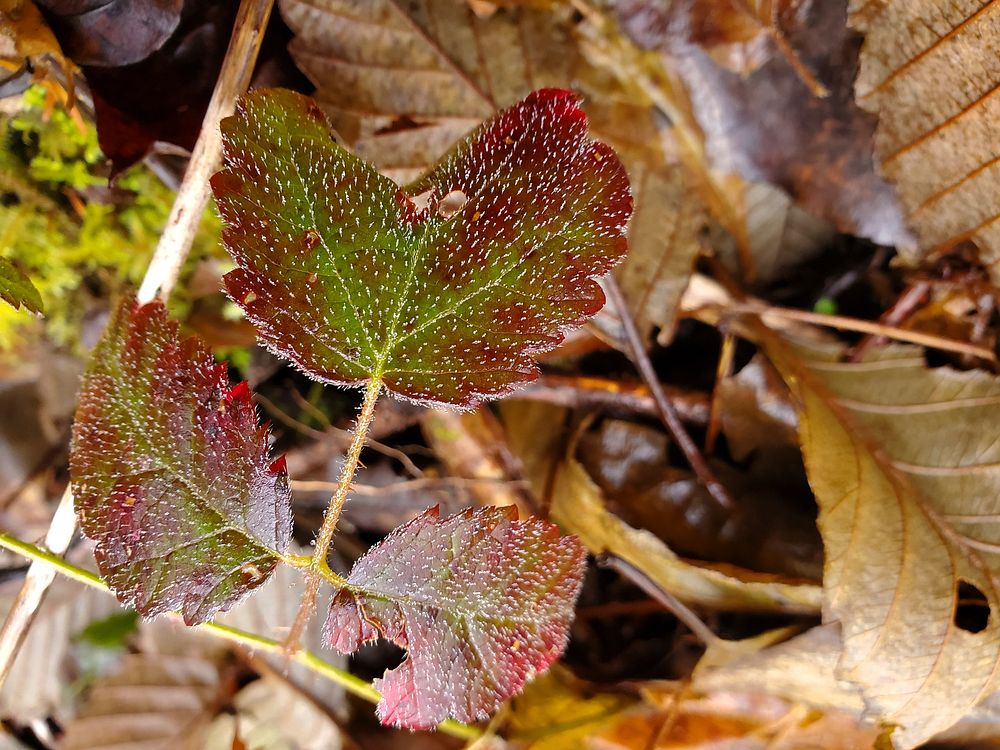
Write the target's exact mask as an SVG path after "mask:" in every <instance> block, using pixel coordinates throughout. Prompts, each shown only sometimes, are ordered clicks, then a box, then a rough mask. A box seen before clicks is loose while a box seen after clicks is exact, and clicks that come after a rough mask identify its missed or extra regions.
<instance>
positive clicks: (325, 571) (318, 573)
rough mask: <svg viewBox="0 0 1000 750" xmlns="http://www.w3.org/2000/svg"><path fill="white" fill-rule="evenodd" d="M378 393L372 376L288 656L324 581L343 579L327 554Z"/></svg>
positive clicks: (291, 632) (311, 568)
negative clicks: (333, 568)
mask: <svg viewBox="0 0 1000 750" xmlns="http://www.w3.org/2000/svg"><path fill="white" fill-rule="evenodd" d="M381 391H382V378H381V376H379V375H375V376H373V377H372V379H371V380H369V381H368V387H367V388H366V389H365V395H364V399H363V400H362V402H361V411H359V412H358V421H357V422H356V423H355V425H354V435H353V437H352V439H351V445H350V446H349V447H348V449H347V453H346V454H345V455H344V465H343V466H342V467H341V469H340V478H339V479H338V480H337V489H336V490H335V491H334V493H333V497H332V498H330V505H329V506H327V509H326V515H325V516H323V525H322V526H321V527H320V530H319V534H317V536H316V548H315V549H314V550H313V554H312V560H311V562H310V563H309V567H308V568H307V569H306V590H305V592H304V593H303V594H302V603H301V604H300V605H299V611H298V613H297V614H296V615H295V622H294V623H293V624H292V628H291V630H289V631H288V638H287V639H286V640H285V648H286V650H287V651H288V653H290V654H291V653H294V652H295V650H296V649H297V648H298V647H299V639H300V638H301V637H302V633H303V632H305V629H306V625H308V624H309V620H310V619H312V616H313V611H314V610H315V609H316V596H317V595H318V594H319V587H320V584H321V583H322V582H323V579H324V578H326V579H329V580H333V581H334V582H335V583H340V584H342V583H343V581H342V579H340V577H339V576H337V575H336V574H335V573H334V572H333V571H332V570H330V566H329V565H328V564H327V562H326V556H327V553H328V552H329V551H330V543H331V542H332V541H333V535H334V534H335V533H336V532H337V521H339V520H340V512H341V511H342V510H343V509H344V502H345V501H346V500H347V493H348V492H350V490H351V482H352V481H353V479H354V474H355V472H356V471H357V469H358V461H359V460H360V458H361V450H362V449H363V448H364V447H365V441H366V440H367V439H368V430H369V429H371V426H372V419H374V417H375V403H376V402H377V401H378V396H379V393H380V392H381Z"/></svg>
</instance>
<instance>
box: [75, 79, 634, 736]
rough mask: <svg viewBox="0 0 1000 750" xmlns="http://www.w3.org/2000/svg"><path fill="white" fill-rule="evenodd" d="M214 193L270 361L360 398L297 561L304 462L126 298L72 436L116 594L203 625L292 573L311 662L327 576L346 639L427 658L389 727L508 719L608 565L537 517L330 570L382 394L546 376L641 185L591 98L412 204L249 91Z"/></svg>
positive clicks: (439, 402) (496, 523)
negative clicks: (611, 143)
mask: <svg viewBox="0 0 1000 750" xmlns="http://www.w3.org/2000/svg"><path fill="white" fill-rule="evenodd" d="M222 135H223V144H224V168H223V169H222V171H220V172H219V173H218V174H216V175H215V176H214V178H213V179H212V189H213V191H214V193H215V197H216V201H217V203H218V207H219V210H220V212H221V214H222V218H223V220H224V223H225V229H224V232H223V240H224V243H225V246H226V248H227V249H228V251H229V253H230V254H231V255H232V258H233V260H234V261H235V263H236V268H235V269H234V270H233V271H231V272H230V273H228V274H227V275H226V276H225V286H226V290H227V292H228V294H229V295H230V296H231V298H232V299H233V300H234V301H235V302H236V304H238V305H239V306H240V307H241V308H242V310H243V312H244V313H245V315H246V317H247V319H248V320H249V321H250V322H251V323H253V325H254V326H255V327H256V329H257V332H258V335H259V339H260V341H261V343H262V344H263V345H264V346H266V347H267V348H268V349H270V350H271V351H272V352H274V353H275V354H277V355H279V356H281V357H283V358H285V359H287V360H289V361H290V362H291V363H292V364H293V365H294V366H295V367H297V368H298V369H300V370H301V371H302V372H304V373H305V374H307V375H308V376H310V377H312V378H314V379H316V380H318V381H320V382H323V383H332V384H336V385H340V386H349V387H357V388H361V389H362V390H363V393H364V396H363V399H362V403H361V407H360V412H359V414H358V417H357V423H356V425H355V428H354V433H353V439H352V442H351V445H350V447H349V449H348V451H347V455H346V458H345V461H344V465H343V470H342V472H341V475H340V479H339V483H338V486H337V489H336V492H335V493H334V495H333V497H332V499H331V501H330V504H329V507H328V509H327V511H326V515H325V517H324V520H323V524H322V527H321V528H320V530H319V533H318V535H317V538H316V542H315V547H314V550H313V553H312V555H311V556H299V555H293V554H290V553H289V542H290V539H291V532H292V513H291V504H290V493H289V484H288V476H287V470H286V467H285V461H284V459H283V458H278V459H276V460H272V458H271V456H270V455H269V452H270V449H269V435H268V427H267V425H266V424H265V425H261V424H260V423H259V422H258V417H257V413H256V409H255V407H254V405H253V401H252V394H251V392H250V389H249V387H248V385H247V384H246V383H245V382H244V383H240V384H238V385H236V386H234V387H230V386H229V383H228V381H227V374H226V373H227V368H226V365H225V364H215V362H214V360H213V357H212V353H211V352H210V351H209V349H208V348H207V346H206V345H205V344H204V343H202V342H201V341H199V340H198V339H196V338H187V339H183V340H182V339H181V338H180V337H179V334H178V326H177V324H176V323H174V322H172V321H171V320H170V319H169V318H168V316H167V313H166V311H165V309H164V307H163V305H162V304H160V303H158V302H154V303H150V304H146V305H139V304H137V303H135V302H134V301H132V300H125V301H123V302H122V303H121V304H120V305H119V306H118V308H117V311H116V312H115V313H114V314H113V316H112V319H111V321H110V323H109V325H108V328H107V331H106V332H105V334H104V336H103V338H102V340H101V342H100V343H99V345H98V346H97V348H96V350H95V352H94V354H93V358H92V360H91V363H90V365H89V369H88V372H87V374H86V377H85V381H84V384H83V388H82V392H81V396H80V401H79V407H78V410H77V413H76V422H75V426H74V432H73V443H72V455H71V474H72V486H73V490H74V494H75V497H76V509H77V515H78V519H79V522H80V525H81V528H82V529H83V531H84V532H85V533H86V535H87V536H88V537H90V538H91V539H92V540H94V542H95V543H96V550H95V554H96V558H97V563H98V567H99V569H100V572H101V575H102V576H103V577H104V579H105V580H106V581H107V583H108V585H109V586H110V587H111V588H112V590H113V591H114V592H115V594H116V595H117V597H118V598H119V600H120V601H121V602H122V603H124V604H127V605H130V606H132V607H134V608H135V609H136V611H138V612H139V613H140V614H142V615H143V616H146V617H151V616H154V615H157V614H160V613H164V612H171V611H177V612H179V613H180V614H181V615H182V616H183V618H184V621H185V622H186V623H188V624H189V625H194V624H198V623H202V622H205V621H207V620H209V619H211V618H212V617H213V616H214V615H215V614H216V613H217V612H219V611H222V610H226V609H228V608H230V607H232V606H233V605H234V604H235V603H237V602H238V601H239V600H241V599H242V598H243V597H245V596H246V595H248V594H250V593H251V592H253V591H254V590H255V589H257V588H258V587H259V586H261V584H263V583H264V582H265V581H266V580H267V579H268V577H269V576H270V575H271V573H272V572H273V571H274V570H275V568H276V567H277V566H278V565H293V566H295V567H297V568H299V569H301V571H302V574H303V575H304V576H305V579H306V585H305V589H304V595H303V599H302V602H301V606H300V609H299V612H298V615H297V616H296V618H295V621H294V622H293V623H291V624H290V625H291V628H290V632H289V635H288V640H287V648H288V649H289V650H294V649H295V648H296V647H297V643H298V640H299V638H300V637H301V635H302V633H303V631H304V628H305V627H306V625H307V624H308V622H309V620H310V618H311V617H313V616H314V613H315V610H316V607H317V596H318V592H319V590H320V585H321V583H322V582H323V581H328V582H330V583H331V584H332V585H333V586H334V588H335V593H334V595H333V597H332V600H331V601H330V602H324V603H323V606H324V607H326V626H325V631H324V640H325V643H326V644H327V645H329V646H330V647H332V648H334V649H336V650H338V651H341V652H343V653H351V652H353V651H354V650H356V649H357V648H358V647H359V646H360V645H361V644H363V643H364V642H366V641H370V640H373V639H377V638H385V639H388V640H390V641H393V642H394V643H396V644H398V645H399V646H401V647H402V648H404V649H406V652H407V656H406V659H405V660H404V661H403V663H402V664H401V665H400V666H399V667H397V668H396V669H394V670H392V671H390V672H387V673H386V674H385V676H384V677H383V678H382V679H380V680H376V682H375V687H376V688H377V689H378V690H379V692H380V693H381V696H382V697H381V701H380V703H379V705H378V709H377V710H378V715H379V717H380V719H381V721H382V722H383V723H386V724H392V725H397V726H402V727H408V728H411V729H425V728H430V727H433V726H435V725H437V724H438V723H439V722H441V721H443V720H445V719H447V718H449V717H451V718H454V719H457V720H459V721H463V722H472V721H477V720H480V719H482V718H484V717H486V716H488V715H489V714H490V713H491V712H493V711H494V710H496V708H497V707H498V706H499V705H500V703H501V702H502V701H504V700H506V699H507V698H509V697H510V696H512V695H514V694H515V693H516V692H518V691H519V690H520V689H521V687H522V686H523V685H524V683H525V681H526V680H527V679H529V678H530V677H531V676H532V675H533V674H535V673H537V672H539V671H541V670H543V669H545V668H546V667H547V666H548V665H549V664H551V663H552V661H553V660H555V659H556V658H558V656H559V655H560V654H561V653H562V651H563V649H564V647H565V645H566V641H567V631H568V626H569V622H570V619H571V617H572V613H573V606H574V603H575V600H576V597H577V595H578V593H579V589H580V585H581V581H582V576H583V571H584V564H585V557H586V554H585V551H584V549H583V547H582V545H581V544H580V542H579V540H577V539H576V538H574V537H570V536H561V535H560V533H559V530H558V529H557V528H556V527H555V526H554V525H553V524H551V523H549V522H547V521H545V520H542V519H538V518H528V519H524V520H519V519H518V517H517V512H516V510H515V509H514V508H512V507H511V508H498V507H482V508H475V509H468V510H465V511H463V512H461V513H459V514H457V515H454V516H452V517H450V518H444V519H442V518H440V517H439V514H438V511H437V510H436V509H433V508H432V509H430V510H428V511H426V512H424V513H423V514H422V515H420V516H418V517H417V518H415V519H414V520H412V521H410V522H409V523H406V524H404V525H403V526H401V527H399V528H397V529H396V530H395V531H393V532H392V533H390V534H389V535H388V536H387V537H386V538H385V539H383V540H382V541H381V542H379V543H378V544H376V545H375V546H373V547H372V548H371V549H370V550H369V551H368V552H367V553H366V554H364V555H363V556H362V557H361V558H360V559H359V560H358V561H357V562H356V564H355V565H354V567H353V569H352V570H351V572H350V574H349V575H348V576H347V577H346V578H343V577H341V576H339V575H337V574H336V573H334V572H333V571H332V570H331V569H330V567H329V565H328V563H327V557H328V553H329V551H330V547H331V543H332V542H333V539H334V536H335V534H336V529H337V521H338V519H339V517H340V513H341V510H342V508H343V506H344V503H345V501H346V500H347V497H348V495H349V492H350V487H351V481H352V479H353V477H354V473H355V470H356V468H357V465H358V461H359V457H360V454H361V451H362V448H363V447H364V445H365V440H366V436H367V433H368V430H369V427H370V425H371V423H372V419H373V416H374V411H375V404H376V401H377V400H378V398H379V397H380V396H381V395H383V394H389V395H391V396H395V397H397V398H402V399H407V400H410V401H415V402H419V403H421V404H426V405H430V406H438V407H453V408H462V409H466V408H471V407H473V406H475V405H476V404H477V403H479V402H480V401H482V400H483V399H488V398H495V397H499V396H502V395H504V394H507V393H509V392H510V391H512V390H513V389H515V388H516V387H517V386H518V385H519V384H522V383H524V382H526V381H529V380H531V379H533V378H534V377H536V375H537V372H538V371H537V366H536V364H535V362H534V358H533V355H535V354H537V353H539V352H544V351H546V350H549V349H552V348H553V347H554V346H556V345H557V344H558V343H559V342H560V341H561V340H562V338H563V336H564V335H565V332H566V331H567V330H569V329H571V328H573V327H574V326H578V325H580V324H581V323H582V322H583V321H585V320H586V319H587V318H588V317H589V316H591V315H593V314H594V313H595V312H597V311H598V310H599V309H600V307H601V306H602V305H603V303H604V296H603V294H602V292H601V289H600V287H599V285H598V283H597V281H596V278H597V277H599V276H601V275H602V274H605V273H606V272H608V271H609V270H610V269H611V268H612V267H613V266H614V265H615V264H616V263H617V262H619V261H620V260H621V258H622V257H623V256H624V254H625V251H626V245H627V242H626V237H625V229H626V224H627V222H628V219H629V217H630V214H631V210H632V199H631V195H630V191H629V185H628V179H627V176H626V174H625V170H624V169H623V167H622V165H621V163H620V161H619V160H618V158H617V156H616V155H615V154H614V152H613V151H612V150H611V149H610V148H609V147H608V146H606V145H604V144H602V143H600V142H597V141H594V140H592V139H591V138H590V137H589V136H588V133H587V121H586V117H585V115H584V113H583V111H582V110H581V108H580V106H579V102H578V100H577V98H576V97H575V96H574V95H573V94H572V93H570V92H568V91H563V90H555V89H547V90H541V91H536V92H535V93H533V94H531V95H530V96H528V97H527V98H526V99H524V100H523V101H521V102H519V103H518V104H516V105H514V106H513V107H511V108H510V109H508V110H506V111H503V112H500V113H499V114H497V115H496V116H495V117H494V118H493V119H492V120H490V121H489V122H487V123H485V124H484V125H482V126H481V127H479V128H478V129H477V130H475V131H474V132H473V133H472V134H471V135H470V136H469V137H467V138H466V139H465V140H464V141H463V142H462V143H460V144H459V145H458V146H457V147H455V148H454V149H453V150H452V151H451V152H450V153H449V154H448V155H446V156H445V157H444V158H443V159H442V160H441V161H440V162H439V163H438V164H437V165H436V166H435V167H434V168H433V169H432V170H431V171H430V172H429V173H428V174H426V175H425V176H424V177H422V178H421V179H419V180H417V181H416V182H414V183H413V184H410V185H407V186H405V187H399V186H397V185H396V184H395V183H393V182H392V181H390V180H389V179H388V178H386V177H384V176H382V175H381V174H379V173H378V172H377V171H376V170H375V169H374V168H373V167H372V166H371V165H369V164H367V163H366V162H364V161H363V160H361V159H359V158H357V157H356V156H354V155H352V154H350V153H348V152H347V151H345V150H344V149H342V148H340V147H339V146H338V145H337V143H336V142H335V141H334V139H333V137H332V135H331V130H330V127H329V125H328V123H327V121H326V119H325V117H324V115H323V113H322V112H321V111H320V109H319V108H318V107H317V105H316V104H315V102H313V101H312V100H310V99H309V98H307V97H304V96H301V95H299V94H296V93H293V92H290V91H285V90H258V91H255V92H253V93H251V94H249V95H247V96H246V97H244V98H243V99H242V100H241V101H240V103H239V105H238V107H237V111H236V114H235V115H234V116H233V117H230V118H227V119H226V120H224V121H223V123H222Z"/></svg>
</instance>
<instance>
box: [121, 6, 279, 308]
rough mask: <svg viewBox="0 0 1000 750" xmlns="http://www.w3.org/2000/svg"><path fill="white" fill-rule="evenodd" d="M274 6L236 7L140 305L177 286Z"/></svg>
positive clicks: (148, 273) (165, 295)
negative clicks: (222, 127) (225, 122)
mask: <svg viewBox="0 0 1000 750" xmlns="http://www.w3.org/2000/svg"><path fill="white" fill-rule="evenodd" d="M273 6H274V0H243V2H241V3H240V9H239V12H238V13H237V15H236V23H235V26H234V30H233V36H232V38H231V39H230V40H229V49H227V50H226V57H225V59H224V60H223V63H222V70H221V71H220V72H219V79H218V81H216V84H215V91H213V92H212V99H211V101H209V103H208V110H207V111H206V112H205V119H204V120H203V121H202V124H201V133H200V134H199V135H198V141H197V143H195V146H194V151H192V152H191V160H190V161H189V162H188V166H187V170H186V171H185V173H184V180H183V181H182V182H181V186H180V189H179V190H178V191H177V197H176V198H175V199H174V205H173V207H172V208H171V209H170V216H169V217H168V218H167V225H166V227H164V229H163V234H162V235H161V236H160V242H159V244H157V246H156V252H155V253H153V259H152V260H151V261H150V263H149V269H148V270H147V271H146V277H145V278H144V279H143V280H142V285H141V286H140V287H139V293H138V295H137V298H138V300H139V301H140V302H149V301H151V300H153V299H154V298H156V297H157V296H159V297H160V298H161V299H166V298H167V297H169V296H170V291H171V290H172V289H173V287H174V284H176V283H177V277H178V275H179V274H180V271H181V266H183V265H184V259H185V258H186V257H187V254H188V251H190V249H191V243H192V242H193V241H194V236H195V234H196V233H197V231H198V224H199V223H200V222H201V217H202V214H204V213H205V206H207V205H208V198H209V195H210V193H211V188H210V186H209V184H208V178H209V177H211V176H212V172H214V171H215V170H216V168H217V167H218V164H219V159H220V157H221V156H222V134H221V133H220V132H219V121H220V120H221V119H222V118H223V117H227V116H228V115H231V114H232V113H233V110H234V108H235V107H236V99H237V97H238V96H239V95H240V94H242V93H243V92H244V91H245V90H246V88H247V86H248V85H249V83H250V76H251V74H252V73H253V67H254V63H255V62H256V61H257V52H258V50H259V49H260V43H261V41H262V40H263V38H264V29H265V28H266V27H267V21H268V19H269V18H270V17H271V8H272V7H273Z"/></svg>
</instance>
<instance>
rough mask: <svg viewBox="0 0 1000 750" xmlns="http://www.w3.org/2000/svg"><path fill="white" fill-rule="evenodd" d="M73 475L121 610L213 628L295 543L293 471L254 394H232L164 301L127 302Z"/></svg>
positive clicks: (84, 392)
mask: <svg viewBox="0 0 1000 750" xmlns="http://www.w3.org/2000/svg"><path fill="white" fill-rule="evenodd" d="M70 471H71V477H72V482H73V494H74V497H75V501H76V510H77V516H78V518H79V520H80V527H81V528H82V529H83V532H84V533H85V534H86V535H87V536H88V537H90V538H91V539H93V540H94V541H95V542H96V543H97V549H96V552H95V554H96V557H97V564H98V567H99V569H100V571H101V574H102V575H103V577H104V579H105V580H106V581H107V582H108V584H109V585H110V586H111V588H112V589H113V590H114V592H115V594H116V595H117V596H118V598H119V600H120V601H121V602H122V603H124V604H128V605H131V606H133V607H134V608H135V609H136V610H137V611H138V612H140V613H141V614H143V615H146V616H152V615H155V614H159V613H161V612H166V611H169V610H174V609H179V610H180V611H181V613H182V614H183V615H184V620H185V621H186V622H187V623H188V624H193V623H198V622H204V621H205V620H208V619H209V618H211V617H212V615H213V614H215V613H216V612H217V611H219V610H220V609H228V608H229V607H231V606H232V605H233V604H235V603H236V602H237V601H238V600H239V599H240V598H241V597H243V596H244V595H245V594H247V593H248V592H249V591H252V590H253V589H255V588H257V587H258V586H260V585H261V584H262V583H263V582H264V581H265V580H267V577H268V576H269V575H270V573H271V571H272V570H273V569H274V567H275V565H276V564H277V562H278V560H279V558H280V557H281V555H282V554H283V553H284V551H285V549H286V547H287V546H288V541H289V538H290V535H291V512H290V506H289V492H288V478H287V476H286V473H285V468H284V460H283V459H279V460H278V461H275V462H274V463H272V462H271V461H270V459H269V457H268V428H267V426H266V425H265V426H263V427H261V426H260V425H259V424H258V421H257V413H256V410H255V408H254V406H253V404H252V402H251V400H250V390H249V388H248V387H247V385H246V383H241V384H240V385H238V386H236V387H235V388H232V389H230V388H229V386H228V383H227V380H226V365H225V364H221V365H217V364H215V363H214V361H213V359H212V355H211V353H210V352H209V351H208V350H207V348H206V347H205V346H204V344H202V343H201V342H200V341H199V340H197V339H194V338H189V339H185V340H183V341H181V340H180V339H179V337H178V332H177V324H176V323H173V322H171V321H170V320H168V318H167V313H166V310H165V309H164V307H163V305H162V304H161V303H159V302H153V303H150V304H147V305H143V306H139V305H137V304H136V303H134V302H132V301H130V300H124V301H123V302H122V303H121V304H120V305H119V307H118V309H117V311H116V312H115V314H114V316H113V317H112V319H111V322H110V323H109V324H108V328H107V330H106V331H105V333H104V337H103V338H102V339H101V341H100V343H99V344H98V346H97V348H96V349H95V350H94V353H93V356H92V359H91V364H90V367H89V369H88V371H87V374H86V376H85V378H84V382H83V387H82V389H81V391H80V398H79V405H78V407H77V412H76V421H75V424H74V427H73V442H72V451H71V456H70Z"/></svg>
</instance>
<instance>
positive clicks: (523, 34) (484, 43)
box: [281, 0, 575, 197]
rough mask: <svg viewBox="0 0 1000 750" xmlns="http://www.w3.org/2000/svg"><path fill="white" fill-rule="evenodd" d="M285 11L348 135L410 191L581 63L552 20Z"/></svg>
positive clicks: (363, 8)
mask: <svg viewBox="0 0 1000 750" xmlns="http://www.w3.org/2000/svg"><path fill="white" fill-rule="evenodd" d="M281 10H282V15H283V17H284V18H285V21H286V22H287V23H288V25H289V26H290V27H291V29H292V31H294V32H295V40H294V41H293V42H292V44H291V47H290V50H291V53H292V56H293V57H294V59H295V61H296V63H297V64H298V65H299V67H300V68H302V70H304V71H305V72H306V74H307V75H308V76H309V77H310V78H311V79H312V81H313V83H315V84H316V88H317V91H316V98H317V100H318V101H319V104H320V106H322V107H323V109H324V111H325V112H326V113H327V114H328V115H329V117H330V120H331V122H332V123H333V126H334V127H335V128H336V130H337V133H338V135H340V136H341V137H342V138H344V140H345V142H346V144H347V145H348V146H349V147H350V148H351V150H353V151H354V152H355V153H356V154H358V155H359V156H360V157H361V158H363V159H365V160H366V161H370V162H372V163H374V164H375V166H376V167H377V168H378V169H380V170H381V171H382V172H383V173H384V174H386V175H388V176H390V177H392V178H393V179H395V180H396V181H397V182H398V183H400V184H404V183H406V182H409V181H411V180H414V179H416V178H417V177H419V176H420V175H421V174H422V173H423V172H424V171H425V170H426V169H427V168H428V167H430V166H431V165H433V164H434V163H435V162H437V160H438V159H440V158H441V157H442V156H443V155H444V154H445V153H446V152H447V151H448V150H449V149H450V148H451V147H452V145H453V144H454V143H456V142H457V141H458V140H459V139H461V138H462V137H464V136H465V135H466V134H467V133H468V132H469V131H470V130H472V129H473V128H475V127H476V126H477V125H479V123H481V122H482V121H483V120H486V119H487V118H489V117H490V116H491V115H492V114H493V113H494V112H495V111H496V110H498V109H501V108H503V107H507V106H510V105H511V104H513V103H514V102H516V101H517V100H518V99H520V98H521V97H523V96H525V95H527V94H528V93H529V92H531V91H533V90H535V89H539V88H543V87H546V86H566V85H567V84H568V83H569V82H570V80H571V78H572V76H571V71H572V69H573V65H574V62H575V55H574V52H573V49H572V46H570V45H566V44H565V43H564V39H565V36H566V34H567V32H566V30H565V29H561V28H560V27H559V25H558V24H557V20H558V19H557V17H554V16H553V14H552V13H550V12H544V11H540V10H534V9H529V8H518V9H513V10H511V11H509V12H504V13H498V14H493V15H491V16H490V17H488V18H482V17H479V16H477V15H476V14H475V13H474V12H473V11H472V10H471V9H470V8H469V7H468V6H466V5H465V3H462V2H453V0H430V1H429V2H422V3H419V4H403V3H397V2H394V1H393V0H374V1H373V2H367V3H361V4H358V3H355V2H349V1H347V0H282V2H281ZM560 13H562V11H560ZM439 197H440V196H439Z"/></svg>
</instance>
